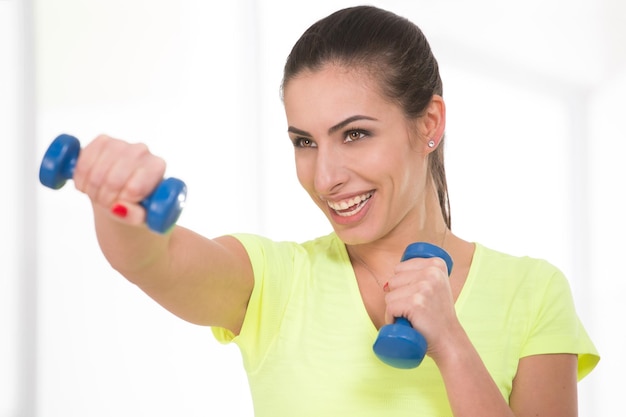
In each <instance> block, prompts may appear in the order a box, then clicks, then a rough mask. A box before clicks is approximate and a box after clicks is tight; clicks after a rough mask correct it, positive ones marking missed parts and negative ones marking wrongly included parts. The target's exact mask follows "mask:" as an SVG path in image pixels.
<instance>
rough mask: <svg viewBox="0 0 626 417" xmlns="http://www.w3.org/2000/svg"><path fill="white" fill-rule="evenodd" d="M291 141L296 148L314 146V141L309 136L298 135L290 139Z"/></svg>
mask: <svg viewBox="0 0 626 417" xmlns="http://www.w3.org/2000/svg"><path fill="white" fill-rule="evenodd" d="M292 142H293V146H294V147H296V148H314V147H315V146H316V145H315V142H313V140H311V139H310V138H303V137H298V138H294V139H292Z"/></svg>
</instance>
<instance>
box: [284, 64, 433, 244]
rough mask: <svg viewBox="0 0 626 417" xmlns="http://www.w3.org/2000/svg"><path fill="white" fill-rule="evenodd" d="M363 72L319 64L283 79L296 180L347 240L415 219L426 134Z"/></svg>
mask: <svg viewBox="0 0 626 417" xmlns="http://www.w3.org/2000/svg"><path fill="white" fill-rule="evenodd" d="M366 74H367V73H366V72H364V71H355V70H349V69H346V68H345V67H341V66H335V65H326V66H324V67H323V68H322V69H321V70H318V71H315V72H309V71H307V72H304V73H301V74H298V75H297V76H296V77H295V78H292V79H290V80H289V82H288V83H287V84H286V86H285V89H284V104H285V111H286V115H287V122H288V125H289V128H288V130H289V137H290V139H291V140H292V142H293V143H294V147H295V161H296V170H297V174H298V180H299V181H300V184H302V186H303V187H304V189H305V190H306V191H307V192H308V193H309V195H310V196H311V198H312V199H313V201H314V202H315V203H316V204H317V205H318V206H319V208H320V209H321V210H322V211H323V212H324V214H325V215H326V217H327V218H328V219H329V220H330V222H331V224H332V226H333V228H334V230H335V232H336V233H337V234H338V235H339V237H340V238H341V239H342V240H343V241H344V242H345V243H347V244H359V243H367V242H371V241H374V240H378V239H383V238H385V237H389V236H391V235H394V234H395V233H397V232H398V231H402V229H403V228H402V225H406V227H409V225H410V224H413V225H415V223H413V222H414V221H417V222H420V215H423V213H424V189H425V187H426V184H427V183H428V181H427V154H428V152H429V151H431V149H430V148H428V146H427V145H426V143H427V142H428V138H426V139H425V138H424V137H422V135H421V133H420V130H421V129H420V126H421V124H422V123H421V122H420V119H418V120H413V121H410V120H407V119H406V117H405V116H404V113H403V111H402V109H401V107H400V106H398V105H397V104H394V103H392V102H391V101H390V100H388V99H386V98H385V97H384V96H382V95H381V94H380V92H379V87H378V85H377V83H376V81H375V80H374V79H372V78H371V77H370V76H368V75H366Z"/></svg>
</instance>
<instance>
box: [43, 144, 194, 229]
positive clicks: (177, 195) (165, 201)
mask: <svg viewBox="0 0 626 417" xmlns="http://www.w3.org/2000/svg"><path fill="white" fill-rule="evenodd" d="M79 154H80V142H79V141H78V139H76V138H75V137H74V136H71V135H66V134H62V135H59V136H57V137H56V139H54V141H52V143H51V144H50V146H49V147H48V150H47V151H46V153H45V155H44V157H43V159H42V161H41V166H40V168H39V181H40V182H41V183H42V184H43V185H45V186H46V187H49V188H52V189H54V190H58V189H59V188H61V187H63V186H64V185H65V183H66V181H67V180H68V179H71V178H73V176H74V169H75V168H76V161H77V160H78V155H79ZM186 197H187V186H186V185H185V183H184V182H183V181H181V180H179V179H177V178H167V179H164V180H163V181H161V183H160V184H159V185H158V186H157V187H156V188H155V189H154V191H153V192H152V193H151V194H150V195H149V196H148V197H146V198H145V199H144V200H142V201H141V202H140V204H141V205H142V206H143V208H144V209H145V210H146V225H147V226H148V228H150V229H151V230H153V231H155V232H157V233H165V232H166V231H168V230H169V229H170V228H171V227H172V226H174V224H175V223H176V221H177V220H178V217H179V216H180V213H181V212H182V210H183V206H184V203H185V199H186Z"/></svg>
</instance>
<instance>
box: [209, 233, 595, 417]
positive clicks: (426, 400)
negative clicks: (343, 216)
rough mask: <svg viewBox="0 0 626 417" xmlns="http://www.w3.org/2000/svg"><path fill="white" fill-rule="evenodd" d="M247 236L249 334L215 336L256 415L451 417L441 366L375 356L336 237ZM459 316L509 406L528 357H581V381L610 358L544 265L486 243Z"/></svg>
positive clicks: (245, 330)
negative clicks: (232, 348) (228, 347)
mask: <svg viewBox="0 0 626 417" xmlns="http://www.w3.org/2000/svg"><path fill="white" fill-rule="evenodd" d="M236 237H237V238H238V239H239V240H240V241H241V242H242V243H243V245H244V246H245V248H246V250H247V252H248V254H249V256H250V260H251V262H252V266H253V269H254V275H255V285H254V289H253V291H252V295H251V298H250V302H249V304H248V309H247V312H246V316H245V319H244V323H243V327H242V329H241V332H240V334H239V335H238V336H234V335H233V334H232V333H231V332H229V331H227V330H225V329H221V328H213V332H214V334H215V336H216V337H217V339H218V340H220V341H221V342H224V343H227V342H231V341H232V342H234V343H236V344H237V346H238V347H239V348H240V350H241V354H242V357H243V362H244V367H245V369H246V372H247V375H248V381H249V385H250V390H251V393H252V399H253V404H254V410H255V415H256V416H257V417H281V416H285V417H307V416H311V417H319V416H359V417H369V416H372V417H373V416H376V417H379V416H381V415H384V416H386V417H400V416H420V417H444V416H451V415H452V413H451V411H450V406H449V404H448V399H447V396H446V392H445V388H444V385H443V380H442V378H441V375H440V374H439V371H438V369H437V367H436V366H435V364H434V362H433V361H432V360H431V359H430V358H428V357H426V358H425V359H424V361H423V362H422V364H421V365H420V366H419V367H418V368H415V369H410V370H406V369H396V368H393V367H390V366H388V365H385V364H384V363H382V362H381V361H380V360H379V359H378V358H377V357H376V356H375V355H374V353H373V351H372V344H373V342H374V340H375V339H376V336H377V334H378V331H377V329H376V328H375V326H374V325H373V323H372V322H371V320H370V318H369V316H368V314H367V311H366V309H365V306H364V304H363V301H362V299H361V295H360V292H359V288H358V285H357V282H356V279H355V276H354V271H353V269H352V266H351V264H350V260H349V258H348V255H347V252H346V248H345V245H344V244H343V243H342V242H341V241H340V240H339V238H338V237H337V236H336V235H335V234H334V233H331V234H330V235H328V236H324V237H321V238H318V239H316V240H313V241H310V242H306V243H304V244H297V243H292V242H273V241H270V240H268V239H265V238H262V237H259V236H255V235H245V234H240V235H236ZM456 311H457V315H458V317H459V320H460V321H461V323H462V325H463V327H464V328H465V330H466V332H467V334H468V335H469V337H470V339H471V340H472V343H473V344H474V346H475V347H476V349H477V351H478V352H479V354H480V356H481V358H482V360H483V362H484V363H485V365H486V367H487V369H488V370H489V372H490V374H491V375H492V377H493V379H494V380H495V382H496V384H497V385H498V387H499V389H500V391H501V392H502V395H503V396H504V398H505V399H507V400H508V398H509V395H510V392H511V386H512V381H513V378H514V377H515V373H516V370H517V364H518V362H519V359H520V358H522V357H524V356H529V355H535V354H543V353H574V354H578V358H579V361H578V376H579V379H581V378H583V377H584V376H585V375H586V374H588V373H589V372H590V371H591V370H592V369H593V368H594V367H595V365H596V364H597V362H598V360H599V356H598V353H597V351H596V349H595V347H594V345H593V343H592V342H591V340H590V338H589V336H588V335H587V333H586V331H585V329H584V328H583V326H582V324H581V323H580V321H579V318H578V316H577V314H576V311H575V308H574V304H573V299H572V295H571V292H570V288H569V284H568V282H567V281H566V279H565V277H564V276H563V274H562V273H561V272H560V271H559V270H558V269H556V268H555V267H554V266H552V265H551V264H549V263H547V262H545V261H542V260H538V259H532V258H528V257H513V256H510V255H506V254H502V253H499V252H496V251H493V250H490V249H487V248H486V247H484V246H481V245H479V244H477V245H476V250H475V254H474V258H473V261H472V265H471V268H470V272H469V275H468V277H467V281H466V283H465V285H464V288H463V290H462V292H461V294H460V295H459V298H458V300H457V302H456Z"/></svg>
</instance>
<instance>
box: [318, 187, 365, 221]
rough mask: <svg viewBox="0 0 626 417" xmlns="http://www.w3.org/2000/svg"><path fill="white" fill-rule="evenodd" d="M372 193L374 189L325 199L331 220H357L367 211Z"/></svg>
mask: <svg viewBox="0 0 626 417" xmlns="http://www.w3.org/2000/svg"><path fill="white" fill-rule="evenodd" d="M374 195H375V191H374V190H370V191H366V192H363V193H358V194H352V195H350V196H345V197H342V198H336V199H333V200H328V199H325V201H326V206H327V207H328V213H329V215H330V217H331V219H332V221H333V222H335V223H337V224H342V225H345V224H350V223H355V222H358V221H360V220H361V219H363V217H365V215H366V214H367V212H368V211H369V208H370V206H371V203H372V199H373V197H374Z"/></svg>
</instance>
